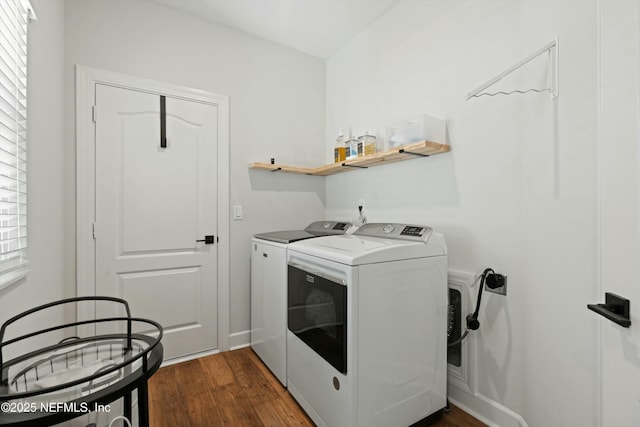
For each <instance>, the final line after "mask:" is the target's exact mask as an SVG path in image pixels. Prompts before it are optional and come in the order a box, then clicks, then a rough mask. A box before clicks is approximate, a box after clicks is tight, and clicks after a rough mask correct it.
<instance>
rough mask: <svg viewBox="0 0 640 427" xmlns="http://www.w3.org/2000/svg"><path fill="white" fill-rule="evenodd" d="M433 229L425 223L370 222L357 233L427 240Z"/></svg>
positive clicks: (360, 234) (356, 233)
mask: <svg viewBox="0 0 640 427" xmlns="http://www.w3.org/2000/svg"><path fill="white" fill-rule="evenodd" d="M432 232H433V229H432V228H431V227H427V226H424V225H413V224H396V223H370V224H364V225H362V226H361V227H360V228H358V230H356V232H355V233H354V234H355V235H359V236H370V237H383V238H391V239H402V240H413V241H421V242H426V241H427V240H429V237H430V236H431V233H432Z"/></svg>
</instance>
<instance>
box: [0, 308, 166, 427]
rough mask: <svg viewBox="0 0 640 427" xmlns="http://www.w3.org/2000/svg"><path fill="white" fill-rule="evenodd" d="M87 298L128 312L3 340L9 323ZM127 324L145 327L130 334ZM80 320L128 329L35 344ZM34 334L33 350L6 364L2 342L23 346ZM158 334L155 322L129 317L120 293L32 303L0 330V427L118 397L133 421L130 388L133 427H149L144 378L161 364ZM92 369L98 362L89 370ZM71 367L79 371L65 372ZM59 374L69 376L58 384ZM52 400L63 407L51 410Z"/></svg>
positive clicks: (60, 415) (36, 421) (49, 420)
mask: <svg viewBox="0 0 640 427" xmlns="http://www.w3.org/2000/svg"><path fill="white" fill-rule="evenodd" d="M85 301H89V302H94V303H96V302H99V301H100V302H108V303H109V302H111V303H115V304H120V305H122V307H121V308H124V310H125V311H126V316H124V317H108V318H98V319H94V320H88V321H78V322H71V323H66V324H62V325H57V326H51V327H47V328H45V329H41V330H38V331H34V332H31V333H27V334H24V335H21V336H19V337H17V338H13V339H10V340H6V341H5V340H4V336H5V331H6V329H7V327H8V326H9V325H11V324H13V323H15V322H17V321H20V320H22V319H25V318H26V317H29V316H30V315H32V314H34V313H37V312H40V311H42V310H45V309H49V308H51V307H55V306H60V305H64V304H77V303H80V302H85ZM132 324H135V325H136V326H137V327H138V329H139V330H146V331H149V332H146V333H145V334H137V333H136V334H134V333H132V327H133V326H132ZM82 325H93V326H96V328H97V327H98V325H100V328H101V329H103V330H105V329H107V327H111V328H112V329H113V330H116V331H118V330H123V329H126V332H124V333H119V332H114V333H108V334H102V335H97V334H96V335H93V336H89V337H82V338H81V337H73V338H72V339H69V338H67V339H64V340H62V341H59V342H57V343H54V344H52V345H45V346H42V344H41V342H42V341H43V340H45V338H46V337H47V334H48V333H49V332H53V331H59V330H64V329H67V328H76V327H77V326H82ZM33 337H38V342H39V343H40V345H39V346H38V348H37V349H35V350H33V351H31V352H28V353H26V354H24V355H22V356H19V357H15V358H13V359H11V360H9V361H6V362H5V361H4V359H3V355H4V354H5V349H6V347H8V346H9V345H12V344H16V343H20V344H21V346H25V345H27V344H28V343H30V341H29V339H30V338H33ZM161 339H162V327H161V326H160V325H159V324H158V323H157V322H154V321H152V320H148V319H140V318H135V317H131V313H130V311H129V305H128V304H127V302H126V301H124V300H122V299H119V298H111V297H79V298H69V299H64V300H60V301H56V302H52V303H49V304H45V305H41V306H39V307H35V308H33V309H31V310H28V311H26V312H24V313H22V314H19V315H17V316H15V317H13V318H11V319H9V320H8V321H6V322H5V323H4V324H3V325H2V327H1V328H0V369H1V375H2V376H1V378H0V405H2V410H1V411H0V426H8V425H11V426H25V427H27V426H28V427H38V426H43V427H44V426H50V425H53V424H58V423H61V422H64V421H68V420H71V419H73V418H77V417H79V416H82V415H86V414H88V413H90V412H92V411H94V410H95V409H96V408H99V407H105V406H106V405H108V404H110V403H112V402H114V401H115V400H117V399H119V398H124V416H125V417H126V418H127V419H128V420H129V421H131V415H132V399H131V392H132V391H133V390H137V393H138V420H139V425H140V426H141V427H148V425H149V406H148V385H147V381H148V379H149V378H150V377H151V376H152V375H153V374H154V373H155V372H156V371H157V370H158V368H159V367H160V364H161V363H162V355H163V349H162V344H161V343H160V341H161ZM93 366H96V367H97V369H96V370H95V371H93V369H94V368H93ZM98 366H99V367H98ZM74 370H75V371H74ZM73 372H76V373H77V372H80V373H81V374H80V375H76V376H75V377H74V376H73V375H71V376H70V375H68V373H73ZM87 372H90V373H87ZM60 374H67V377H66V378H65V379H64V380H61V381H59V382H58V381H57V378H60V377H61V375H60ZM65 397H67V398H65ZM52 403H54V404H58V405H61V406H62V407H63V408H64V410H59V409H60V406H57V407H55V408H54V409H52V407H51V406H49V405H50V404H52ZM99 405H100V406H99Z"/></svg>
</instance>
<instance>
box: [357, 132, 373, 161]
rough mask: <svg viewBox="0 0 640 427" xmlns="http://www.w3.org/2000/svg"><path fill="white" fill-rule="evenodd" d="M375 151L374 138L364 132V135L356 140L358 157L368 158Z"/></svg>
mask: <svg viewBox="0 0 640 427" xmlns="http://www.w3.org/2000/svg"><path fill="white" fill-rule="evenodd" d="M376 151H377V146H376V137H375V136H373V135H370V134H369V131H365V133H364V135H362V136H360V137H359V138H358V157H362V156H370V155H371V154H375V153H376Z"/></svg>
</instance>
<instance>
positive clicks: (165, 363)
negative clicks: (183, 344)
mask: <svg viewBox="0 0 640 427" xmlns="http://www.w3.org/2000/svg"><path fill="white" fill-rule="evenodd" d="M218 353H220V349H218V348H216V349H214V350H208V351H202V352H200V353H193V354H187V355H186V356H180V357H176V358H174V359H168V360H164V361H163V362H162V365H160V367H161V368H164V367H165V366H171V365H175V364H178V363H182V362H188V361H189V360H194V359H199V358H201V357H205V356H211V355H212V354H218Z"/></svg>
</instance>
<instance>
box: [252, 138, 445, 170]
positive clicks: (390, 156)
mask: <svg viewBox="0 0 640 427" xmlns="http://www.w3.org/2000/svg"><path fill="white" fill-rule="evenodd" d="M449 150H450V148H449V146H448V145H447V144H439V143H437V142H431V141H421V142H416V143H414V144H407V145H401V146H398V147H395V148H393V149H391V150H386V151H380V152H378V153H375V154H372V155H370V156H365V157H358V158H356V159H351V160H345V161H344V162H339V163H330V164H328V165H323V166H319V167H317V168H305V167H299V166H288V165H280V164H274V165H272V164H270V163H251V164H250V165H249V169H258V170H265V171H270V172H286V173H298V174H304V175H315V176H327V175H333V174H336V173H342V172H350V171H353V170H356V169H363V168H369V167H372V166H378V165H384V164H387V163H393V162H399V161H402V160H409V159H415V158H416V157H428V156H433V155H435V154H442V153H446V152H448V151H449Z"/></svg>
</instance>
